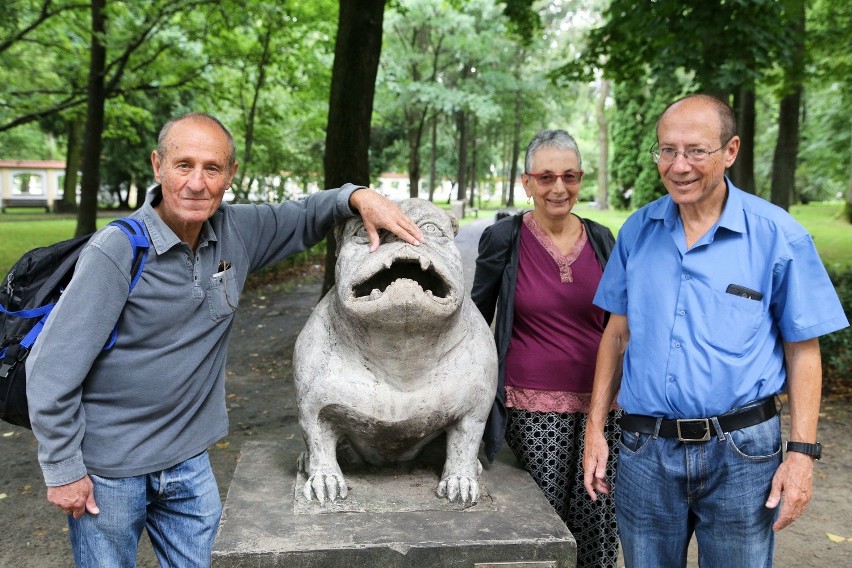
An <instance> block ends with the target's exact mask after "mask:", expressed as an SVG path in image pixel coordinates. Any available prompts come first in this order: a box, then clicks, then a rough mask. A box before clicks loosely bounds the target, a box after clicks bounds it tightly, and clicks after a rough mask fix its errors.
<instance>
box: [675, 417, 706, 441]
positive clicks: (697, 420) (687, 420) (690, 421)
mask: <svg viewBox="0 0 852 568" xmlns="http://www.w3.org/2000/svg"><path fill="white" fill-rule="evenodd" d="M694 423H701V424H704V436H703V437H701V438H684V437H683V433H682V432H681V429H680V425H681V424H694ZM675 424H676V426H677V439H678V440H680V441H681V442H706V441H707V440H709V439H710V419H709V418H684V419H678V420H677V421H676V423H675Z"/></svg>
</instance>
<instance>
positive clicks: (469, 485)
mask: <svg viewBox="0 0 852 568" xmlns="http://www.w3.org/2000/svg"><path fill="white" fill-rule="evenodd" d="M437 491H438V497H446V498H447V501H450V502H451V503H456V502H458V503H461V504H471V505H473V504H474V503H476V502H477V501H478V500H479V483H478V482H477V481H476V479H474V478H472V477H468V476H466V475H448V476H446V477H445V478H444V479H442V480H441V482H440V483H439V484H438V490H437Z"/></svg>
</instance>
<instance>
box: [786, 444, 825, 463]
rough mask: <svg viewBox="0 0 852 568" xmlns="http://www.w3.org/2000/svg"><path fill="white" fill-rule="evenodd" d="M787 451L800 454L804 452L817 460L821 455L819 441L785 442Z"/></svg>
mask: <svg viewBox="0 0 852 568" xmlns="http://www.w3.org/2000/svg"><path fill="white" fill-rule="evenodd" d="M786 448H787V451H788V452H798V453H800V454H806V455H809V456H811V457H812V458H814V459H815V460H818V459H820V458H821V457H822V444H820V443H819V442H817V443H815V444H806V443H805V442H787V446H786Z"/></svg>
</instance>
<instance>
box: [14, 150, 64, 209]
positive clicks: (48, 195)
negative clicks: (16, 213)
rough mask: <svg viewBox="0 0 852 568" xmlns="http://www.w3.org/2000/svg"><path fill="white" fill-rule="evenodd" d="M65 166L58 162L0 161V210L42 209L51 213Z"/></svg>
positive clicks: (57, 198)
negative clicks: (19, 208) (13, 208)
mask: <svg viewBox="0 0 852 568" xmlns="http://www.w3.org/2000/svg"><path fill="white" fill-rule="evenodd" d="M64 177H65V162H62V161H58V160H0V209H2V211H3V212H4V213H5V211H6V208H8V207H44V208H45V210H48V211H50V210H52V209H53V204H54V202H56V201H58V200H60V199H62V183H63V182H62V180H63V178H64Z"/></svg>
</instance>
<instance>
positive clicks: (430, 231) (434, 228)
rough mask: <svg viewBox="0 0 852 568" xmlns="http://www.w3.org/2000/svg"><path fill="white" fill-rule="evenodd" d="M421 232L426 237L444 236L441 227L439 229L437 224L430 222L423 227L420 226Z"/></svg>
mask: <svg viewBox="0 0 852 568" xmlns="http://www.w3.org/2000/svg"><path fill="white" fill-rule="evenodd" d="M420 230H421V231H423V234H424V235H432V236H435V237H442V236H444V231H443V229H441V227H439V226H438V225H437V224H435V223H429V222H426V223H423V224H422V225H420Z"/></svg>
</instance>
